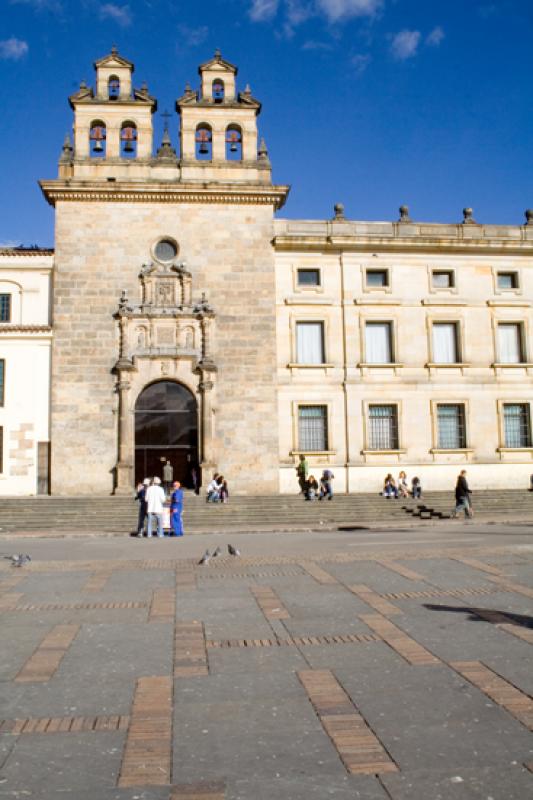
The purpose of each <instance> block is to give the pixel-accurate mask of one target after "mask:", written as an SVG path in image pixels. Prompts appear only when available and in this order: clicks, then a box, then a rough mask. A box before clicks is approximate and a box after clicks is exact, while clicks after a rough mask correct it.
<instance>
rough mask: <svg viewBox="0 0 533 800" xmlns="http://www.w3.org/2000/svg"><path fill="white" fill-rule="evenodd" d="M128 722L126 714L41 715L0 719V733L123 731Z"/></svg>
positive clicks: (126, 727)
mask: <svg viewBox="0 0 533 800" xmlns="http://www.w3.org/2000/svg"><path fill="white" fill-rule="evenodd" d="M129 724H130V718H129V717H128V716H124V715H123V716H121V715H113V716H104V715H98V716H96V717H42V718H39V719H35V718H31V717H30V718H27V719H3V720H0V733H11V734H13V735H17V736H18V735H19V734H26V733H78V732H79V731H125V730H127V729H128V726H129Z"/></svg>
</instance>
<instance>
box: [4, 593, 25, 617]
mask: <svg viewBox="0 0 533 800" xmlns="http://www.w3.org/2000/svg"><path fill="white" fill-rule="evenodd" d="M23 597H24V595H23V594H19V593H17V592H8V593H7V594H5V595H4V596H3V597H0V612H2V611H11V610H12V609H13V608H15V606H16V605H17V603H20V601H21V600H22V598H23Z"/></svg>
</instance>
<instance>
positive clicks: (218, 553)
mask: <svg viewBox="0 0 533 800" xmlns="http://www.w3.org/2000/svg"><path fill="white" fill-rule="evenodd" d="M221 555H222V550H221V549H220V547H217V549H216V550H213V555H212V556H211V557H212V558H216V557H217V556H221Z"/></svg>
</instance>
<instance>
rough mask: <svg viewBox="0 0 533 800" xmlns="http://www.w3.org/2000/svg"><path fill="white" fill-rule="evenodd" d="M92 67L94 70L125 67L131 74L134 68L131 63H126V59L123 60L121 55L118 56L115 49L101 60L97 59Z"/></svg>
mask: <svg viewBox="0 0 533 800" xmlns="http://www.w3.org/2000/svg"><path fill="white" fill-rule="evenodd" d="M94 67H95V69H98V68H99V67H111V68H113V67H116V68H121V67H122V68H124V67H127V68H128V69H131V71H132V72H133V70H134V68H135V67H134V65H133V63H132V62H131V61H128V59H127V58H123V57H122V56H121V55H119V54H118V51H117V50H116V49H115V48H113V49H112V50H111V53H109V55H107V56H104V57H103V58H99V59H98V61H95V62H94Z"/></svg>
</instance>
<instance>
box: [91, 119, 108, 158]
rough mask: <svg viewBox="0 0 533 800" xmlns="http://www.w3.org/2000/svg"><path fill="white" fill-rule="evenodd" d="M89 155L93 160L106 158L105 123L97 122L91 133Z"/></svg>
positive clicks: (92, 124) (93, 125)
mask: <svg viewBox="0 0 533 800" xmlns="http://www.w3.org/2000/svg"><path fill="white" fill-rule="evenodd" d="M89 153H90V155H91V158H105V153H106V127H105V122H102V121H101V120H95V121H94V122H92V123H91V128H90V131H89Z"/></svg>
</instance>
